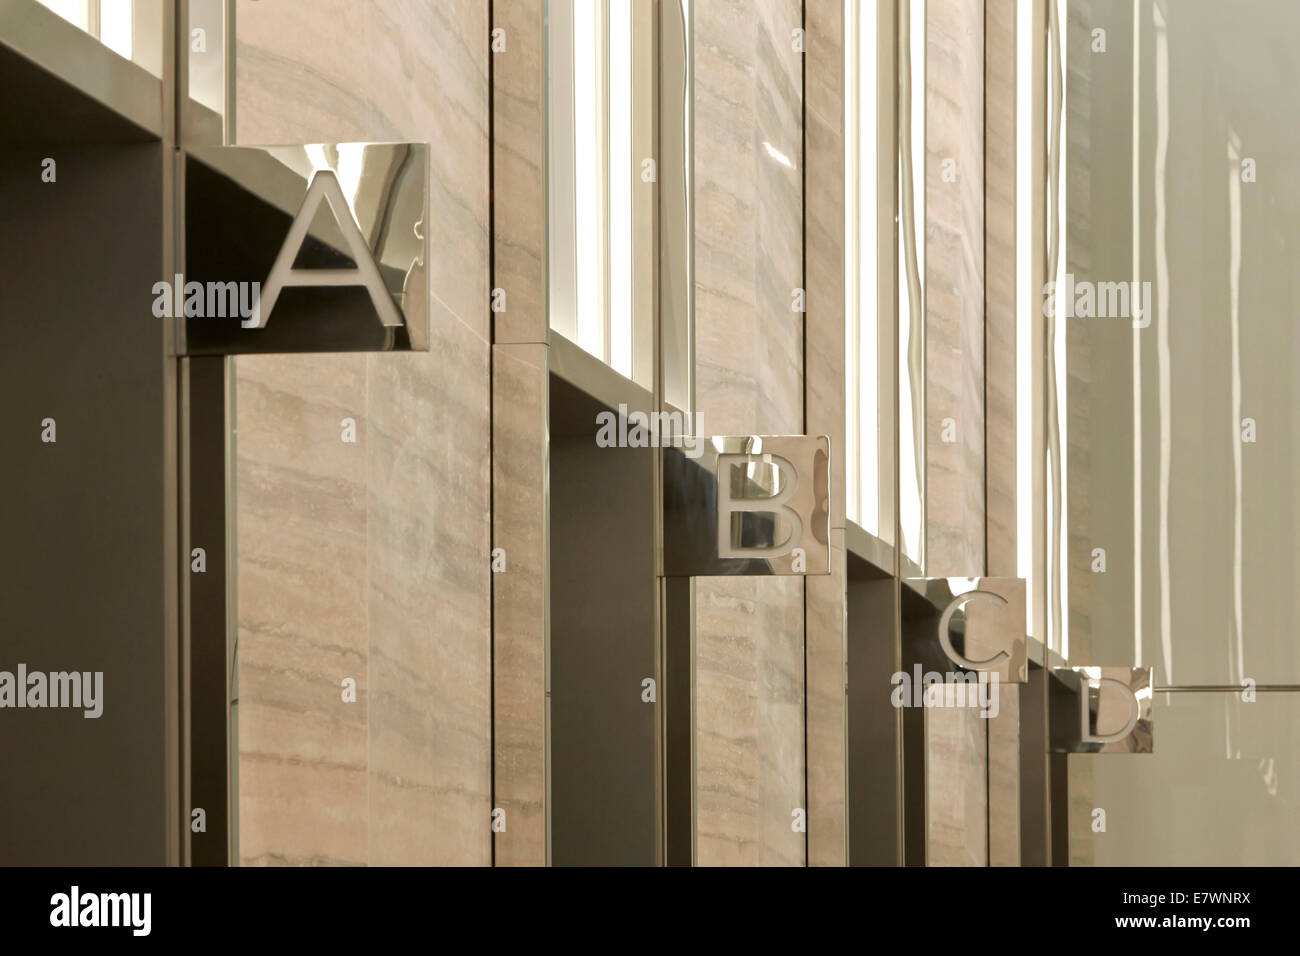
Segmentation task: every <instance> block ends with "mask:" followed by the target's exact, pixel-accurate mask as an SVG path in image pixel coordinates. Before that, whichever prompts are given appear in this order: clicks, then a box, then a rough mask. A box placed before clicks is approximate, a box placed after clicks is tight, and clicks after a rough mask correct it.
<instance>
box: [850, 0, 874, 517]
mask: <svg viewBox="0 0 1300 956" xmlns="http://www.w3.org/2000/svg"><path fill="white" fill-rule="evenodd" d="M858 12H859V11H858V6H857V4H855V3H853V2H852V0H848V2H846V3H845V4H844V118H843V130H844V371H845V382H844V405H845V408H844V445H845V447H844V467H845V488H844V512H845V516H846V517H847V518H848V519H849V520H851V521H856V522H858V523H859V524H861V525H863V526H864V527H865V525H866V522H865V520H864V515H863V511H864V510H865V509H864V508H863V506H862V502H863V487H862V479H863V475H862V471H863V468H864V467H865V463H864V462H863V461H862V448H861V437H862V433H861V425H860V424H859V423H860V421H861V418H860V416H861V414H862V410H861V402H862V367H861V365H860V364H859V362H858V354H859V353H858V328H859V325H860V323H861V310H862V305H861V302H862V297H861V293H860V290H859V287H858V238H859V236H860V235H861V234H862V219H861V207H860V202H861V200H860V198H859V197H860V194H861V192H862V191H863V190H864V189H868V188H870V185H869V184H866V183H859V181H858V150H859V149H860V148H861V144H860V142H859V140H860V137H861V135H862V126H861V123H860V115H859V112H858V100H857V92H858V71H859V70H860V69H861V62H860V57H861V50H860V48H859V46H858V41H857V37H858V32H857V16H858ZM868 222H870V220H868Z"/></svg>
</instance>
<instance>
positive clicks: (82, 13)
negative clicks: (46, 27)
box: [39, 0, 90, 30]
mask: <svg viewBox="0 0 1300 956" xmlns="http://www.w3.org/2000/svg"><path fill="white" fill-rule="evenodd" d="M39 2H40V4H41V6H43V7H45V8H46V9H48V10H52V11H53V12H55V13H57V14H58V15H59V16H61V17H63V19H65V20H67V21H68V22H69V23H71V24H74V25H75V26H76V27H77V29H79V30H89V29H90V5H89V3H88V2H87V0H39Z"/></svg>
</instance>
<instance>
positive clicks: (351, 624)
mask: <svg viewBox="0 0 1300 956" xmlns="http://www.w3.org/2000/svg"><path fill="white" fill-rule="evenodd" d="M237 29H238V42H237V51H238V67H237V76H236V89H237V93H236V96H237V105H236V118H237V124H238V126H237V130H236V142H239V143H244V144H255V143H294V142H336V141H348V140H361V141H365V140H370V141H380V140H398V141H403V140H411V141H422V142H429V143H431V144H432V146H433V148H432V150H431V169H430V186H431V188H430V209H429V216H428V223H429V227H430V230H431V235H432V238H433V241H432V243H431V254H430V258H429V262H428V264H427V265H428V270H429V274H430V277H431V285H432V293H433V295H432V302H433V308H432V313H433V314H432V318H431V338H432V341H433V349H432V351H431V352H428V353H413V354H405V355H380V354H371V355H366V356H359V355H358V356H321V355H294V356H259V357H257V358H244V359H242V360H240V362H239V364H238V379H237V382H238V384H237V387H238V389H239V392H238V407H239V416H240V425H241V429H240V434H239V441H238V455H239V486H238V491H237V500H238V521H239V524H238V536H239V617H240V633H241V655H240V662H239V678H240V685H241V688H242V690H241V693H246V694H247V697H246V698H245V699H243V700H241V702H240V753H241V768H240V827H241V856H242V857H243V858H244V859H245V860H246V861H249V862H256V861H265V862H319V861H331V860H337V861H339V862H360V863H365V862H371V863H378V864H395V863H401V864H406V863H425V864H437V863H455V864H462V865H465V864H486V863H489V862H490V861H491V836H490V829H489V824H490V809H491V713H490V699H491V688H490V680H491V667H490V660H489V647H490V630H489V628H490V624H489V622H490V591H489V588H490V582H489V579H488V575H489V569H488V563H487V554H488V548H489V534H488V529H489V501H490V491H489V480H490V476H489V464H488V462H489V451H488V449H489V420H490V416H489V401H490V396H489V386H490V383H489V375H488V349H489V346H488V335H489V329H490V323H489V313H488V309H487V302H488V278H489V275H488V258H489V256H488V205H489V184H488V136H487V130H488V110H487V104H488V83H487V77H488V62H487V55H488V54H487V34H488V22H487V8H486V5H484V4H481V3H476V2H473V0H457V2H454V3H440V4H428V3H417V2H407V0H383V2H381V3H368V4H356V3H350V2H338V3H335V2H325V3H310V4H309V3H306V2H281V3H276V4H269V3H254V2H247V0H245V2H241V3H240V4H239V7H238V11H237ZM342 417H352V418H354V419H356V421H357V423H358V426H359V427H358V435H357V442H356V443H355V444H347V443H344V442H342V441H341V440H340V431H339V420H340V419H341V418H342ZM335 475H338V476H340V477H334V476H335ZM344 475H345V476H346V481H345V480H344V478H343V477H342V476H344ZM317 484H319V485H321V486H322V487H323V488H324V489H326V490H331V489H332V494H333V495H334V496H335V497H341V498H344V499H346V502H347V507H346V508H342V507H339V508H336V509H335V511H337V512H338V513H335V511H331V509H330V507H328V500H325V501H321V500H318V499H319V493H317V494H316V495H315V496H313V495H312V494H310V493H309V492H311V490H312V487H313V485H317ZM298 528H301V529H304V530H301V531H297V530H296V529H298ZM295 533H301V534H309V535H312V536H313V540H311V542H310V547H307V546H300V547H299V551H300V553H299V555H298V559H297V564H296V566H290V565H289V559H290V558H292V555H289V556H287V557H286V555H285V551H286V549H287V548H289V547H290V546H291V545H293V540H294V539H293V535H294V534H295ZM345 544H346V545H347V546H348V547H349V548H350V550H348V551H347V553H346V554H345V555H340V554H339V553H337V552H339V550H340V548H342V547H344V545H345ZM286 567H292V573H289V572H288V571H286V570H285V568H286ZM339 579H343V580H345V581H346V585H347V589H346V590H343V591H340V590H339V589H338V588H339V586H340V585H339V584H338V583H337V582H338V581H339ZM286 582H288V585H286ZM286 593H289V594H296V596H295V597H294V599H293V601H292V602H287V601H286V600H285V597H284V596H285V594H286ZM336 630H337V631H340V632H341V634H340V636H337V637H333V638H332V639H331V635H332V634H333V632H334V631H336ZM263 632H269V633H271V634H280V633H285V634H293V633H297V632H301V633H303V634H306V635H311V640H312V641H315V642H320V643H324V644H325V645H326V648H327V649H328V648H330V647H334V648H335V651H334V653H335V654H336V655H337V654H340V653H342V652H341V651H340V650H338V648H346V649H347V651H348V652H349V659H348V665H349V669H350V670H354V671H356V672H357V678H358V686H359V689H360V700H361V702H360V703H358V704H341V703H338V704H336V703H334V702H336V701H339V699H340V695H339V690H338V682H339V680H340V675H338V674H336V673H334V672H336V671H339V670H341V669H343V662H341V661H340V662H335V661H331V660H330V658H329V656H328V654H326V653H322V652H321V650H319V649H317V648H315V647H311V646H308V645H307V644H301V645H300V646H299V645H296V644H295V642H294V641H287V640H280V641H276V642H271V641H268V640H265V639H260V640H259V639H258V638H260V637H261V636H262V633H263ZM245 634H249V635H250V639H249V643H251V644H252V645H253V646H252V647H251V649H250V648H245V647H244V646H243V645H244V643H245V638H244V635H245ZM250 655H251V656H250ZM322 661H323V662H324V663H322ZM308 662H311V663H308ZM326 665H328V666H326ZM309 667H310V668H317V669H319V670H320V671H321V674H320V676H319V679H318V680H319V682H320V683H321V685H322V687H321V689H320V693H321V694H322V695H323V694H324V692H325V691H326V690H328V691H329V699H330V703H329V706H330V708H343V713H345V714H348V715H350V716H349V717H348V718H347V719H348V720H351V721H352V722H353V723H355V724H357V727H356V728H351V729H352V730H354V733H353V735H352V736H349V734H348V733H345V732H343V730H341V729H339V728H337V727H335V726H332V725H331V724H330V723H329V722H327V721H325V720H324V718H322V717H321V716H319V715H317V714H315V713H313V711H312V709H311V707H308V706H300V705H299V702H298V701H295V700H294V699H293V697H292V696H290V695H286V694H285V693H284V692H285V690H286V689H289V688H292V687H293V683H292V682H286V680H285V678H284V677H282V676H281V677H275V678H273V679H272V678H265V677H263V676H262V674H263V672H267V673H269V674H271V675H281V674H284V675H291V674H293V673H295V672H298V671H301V670H304V669H307V668H309ZM277 694H280V695H281V696H282V697H285V698H287V699H283V700H282V699H279V698H277ZM277 707H278V708H279V709H280V710H281V711H283V712H284V713H283V715H282V716H279V717H277V716H275V715H274V710H275V708H277ZM335 722H337V720H336V719H335ZM354 737H355V739H354ZM313 741H316V742H317V743H316V744H315V745H312V742H313ZM313 747H314V749H313ZM295 761H296V762H298V763H303V764H305V765H307V767H308V769H309V770H310V771H311V774H312V775H311V776H308V775H307V774H306V773H305V772H297V773H289V772H288V771H286V770H285V766H286V765H287V766H296V764H295ZM308 782H310V784H311V785H310V787H304V784H306V783H308ZM320 793H328V794H346V795H348V798H349V800H350V802H349V803H348V804H347V805H346V806H343V805H341V804H340V805H338V806H333V805H331V806H329V807H328V808H327V809H320V808H319V807H318V803H319V797H318V794H320ZM295 807H296V808H297V810H298V812H297V813H296V814H295V813H294V812H292V810H291V808H295ZM327 811H328V812H327ZM331 827H332V828H333V829H331ZM250 841H252V842H250Z"/></svg>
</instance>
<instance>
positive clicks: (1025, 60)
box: [1016, 0, 1042, 634]
mask: <svg viewBox="0 0 1300 956" xmlns="http://www.w3.org/2000/svg"><path fill="white" fill-rule="evenodd" d="M1016 20H1017V23H1016V290H1017V292H1018V296H1017V299H1018V301H1017V303H1016V574H1017V576H1018V577H1021V578H1024V579H1025V582H1026V584H1027V585H1028V590H1029V593H1031V594H1032V593H1034V582H1033V581H1032V580H1031V578H1032V577H1033V564H1034V555H1033V545H1034V524H1033V522H1034V512H1033V493H1034V492H1033V477H1034V471H1033V466H1032V457H1033V454H1034V440H1033V438H1034V409H1033V396H1032V393H1031V389H1032V383H1033V365H1032V362H1033V359H1032V356H1031V354H1030V353H1031V336H1030V331H1031V329H1032V327H1033V323H1034V322H1037V321H1039V320H1040V319H1041V318H1042V314H1041V313H1040V312H1039V311H1038V307H1039V305H1040V304H1041V300H1040V299H1039V291H1038V287H1037V286H1038V284H1037V283H1036V282H1035V281H1034V277H1033V276H1032V275H1030V269H1031V268H1032V261H1033V256H1032V247H1033V241H1034V223H1033V218H1032V216H1033V186H1034V184H1033V168H1034V164H1033V155H1032V152H1031V151H1032V149H1033V143H1034V137H1033V124H1034V118H1033V116H1032V115H1031V110H1032V109H1033V102H1034V97H1033V85H1032V84H1033V77H1034V62H1033V50H1034V8H1033V0H1018V3H1017V6H1016ZM1025 614H1026V617H1030V616H1031V615H1030V614H1029V602H1026V607H1025ZM1025 633H1027V634H1028V633H1032V632H1031V631H1029V630H1026V632H1025Z"/></svg>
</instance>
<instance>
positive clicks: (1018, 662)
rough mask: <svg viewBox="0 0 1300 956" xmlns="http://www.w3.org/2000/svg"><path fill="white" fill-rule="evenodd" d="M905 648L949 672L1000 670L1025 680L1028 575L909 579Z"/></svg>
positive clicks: (1010, 679) (1005, 678)
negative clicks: (1014, 576)
mask: <svg viewBox="0 0 1300 956" xmlns="http://www.w3.org/2000/svg"><path fill="white" fill-rule="evenodd" d="M905 584H906V586H907V589H908V591H909V593H911V594H915V595H916V596H917V598H921V599H923V600H915V599H913V600H909V601H906V602H904V608H903V616H904V624H905V627H904V630H905V633H906V634H907V635H908V646H907V647H906V648H905V652H906V656H907V658H908V659H909V660H915V662H917V663H920V664H922V665H923V666H925V667H927V668H931V669H933V670H935V671H936V672H939V673H943V672H945V671H947V670H951V669H954V668H955V669H956V670H958V671H973V672H975V673H980V674H997V675H998V679H999V680H1001V681H1002V682H1003V683H1014V684H1023V683H1024V682H1025V681H1026V680H1027V679H1028V672H1029V651H1028V648H1029V642H1028V638H1027V637H1026V626H1025V582H1024V579H1023V578H1009V577H981V578H907V579H905Z"/></svg>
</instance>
